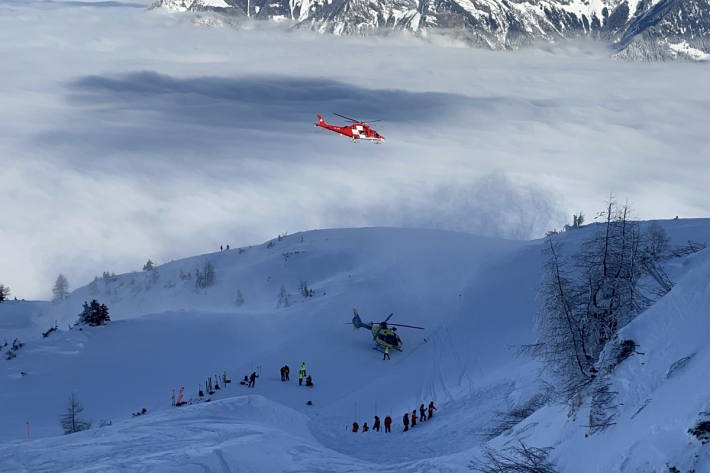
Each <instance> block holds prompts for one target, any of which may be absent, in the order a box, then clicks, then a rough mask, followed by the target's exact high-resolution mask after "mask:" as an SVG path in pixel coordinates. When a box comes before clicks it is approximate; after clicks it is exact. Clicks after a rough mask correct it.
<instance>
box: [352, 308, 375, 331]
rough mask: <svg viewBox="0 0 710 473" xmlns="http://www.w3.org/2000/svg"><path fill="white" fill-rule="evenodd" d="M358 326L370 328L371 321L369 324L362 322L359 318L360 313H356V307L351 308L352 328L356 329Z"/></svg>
mask: <svg viewBox="0 0 710 473" xmlns="http://www.w3.org/2000/svg"><path fill="white" fill-rule="evenodd" d="M359 328H366V329H368V330H372V322H370V323H369V324H365V323H363V322H362V319H360V314H358V313H357V309H353V330H357V329H359Z"/></svg>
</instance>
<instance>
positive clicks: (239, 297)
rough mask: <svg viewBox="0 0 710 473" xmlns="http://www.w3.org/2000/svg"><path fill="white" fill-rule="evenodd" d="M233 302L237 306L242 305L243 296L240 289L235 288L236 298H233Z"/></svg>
mask: <svg viewBox="0 0 710 473" xmlns="http://www.w3.org/2000/svg"><path fill="white" fill-rule="evenodd" d="M234 303H235V304H236V305H237V307H239V306H241V305H244V296H243V295H242V291H241V290H240V289H237V298H236V299H235V301H234Z"/></svg>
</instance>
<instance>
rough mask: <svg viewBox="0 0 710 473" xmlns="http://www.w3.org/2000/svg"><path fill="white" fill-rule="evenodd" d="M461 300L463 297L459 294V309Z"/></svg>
mask: <svg viewBox="0 0 710 473" xmlns="http://www.w3.org/2000/svg"><path fill="white" fill-rule="evenodd" d="M462 298H463V296H462V295H461V294H459V308H460V307H461V299H462Z"/></svg>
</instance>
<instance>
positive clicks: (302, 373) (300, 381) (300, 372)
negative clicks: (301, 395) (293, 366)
mask: <svg viewBox="0 0 710 473" xmlns="http://www.w3.org/2000/svg"><path fill="white" fill-rule="evenodd" d="M305 377H306V362H305V361H304V362H301V367H300V368H299V369H298V385H299V386H301V385H303V378H305Z"/></svg>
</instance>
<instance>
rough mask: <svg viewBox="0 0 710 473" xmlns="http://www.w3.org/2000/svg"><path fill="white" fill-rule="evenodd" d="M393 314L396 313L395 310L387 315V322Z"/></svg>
mask: <svg viewBox="0 0 710 473" xmlns="http://www.w3.org/2000/svg"><path fill="white" fill-rule="evenodd" d="M393 315H394V312H390V315H388V316H387V318H386V319H385V322H387V321H388V320H389V319H391V318H392V316H393Z"/></svg>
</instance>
